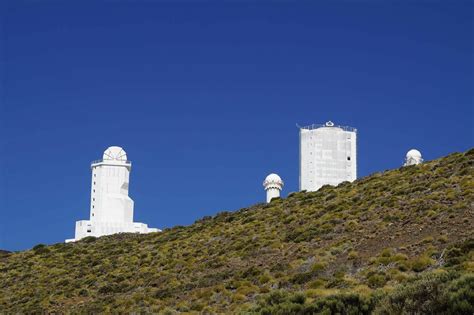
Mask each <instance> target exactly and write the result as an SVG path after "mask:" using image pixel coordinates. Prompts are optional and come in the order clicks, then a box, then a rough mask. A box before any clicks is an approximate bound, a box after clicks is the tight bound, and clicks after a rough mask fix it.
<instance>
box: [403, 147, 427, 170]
mask: <svg viewBox="0 0 474 315" xmlns="http://www.w3.org/2000/svg"><path fill="white" fill-rule="evenodd" d="M422 162H423V158H422V157H421V152H420V151H418V150H416V149H411V150H410V151H408V152H407V155H406V158H405V164H404V166H409V165H418V164H420V163H422Z"/></svg>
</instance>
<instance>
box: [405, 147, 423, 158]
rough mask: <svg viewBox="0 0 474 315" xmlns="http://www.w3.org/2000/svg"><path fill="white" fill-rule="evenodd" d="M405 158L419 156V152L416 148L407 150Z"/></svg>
mask: <svg viewBox="0 0 474 315" xmlns="http://www.w3.org/2000/svg"><path fill="white" fill-rule="evenodd" d="M407 158H421V152H420V151H418V150H416V149H411V150H410V151H408V152H407Z"/></svg>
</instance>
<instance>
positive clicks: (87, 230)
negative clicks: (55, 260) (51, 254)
mask: <svg viewBox="0 0 474 315" xmlns="http://www.w3.org/2000/svg"><path fill="white" fill-rule="evenodd" d="M131 168H132V163H131V162H130V161H128V160H127V154H126V153H125V151H124V150H123V149H122V148H121V147H115V146H113V147H109V148H108V149H107V150H105V152H104V155H103V157H102V160H98V161H94V162H92V164H91V169H92V183H91V206H90V220H82V221H77V222H76V234H75V238H74V239H69V240H66V242H73V241H78V240H80V239H81V238H84V237H86V236H96V237H99V236H103V235H110V234H115V233H121V232H128V233H150V232H159V231H160V230H158V229H154V228H148V225H146V224H144V223H137V222H133V200H132V199H131V198H130V197H129V196H128V186H129V178H130V170H131Z"/></svg>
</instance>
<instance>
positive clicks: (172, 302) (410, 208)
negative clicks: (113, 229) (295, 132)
mask: <svg viewBox="0 0 474 315" xmlns="http://www.w3.org/2000/svg"><path fill="white" fill-rule="evenodd" d="M473 162H474V149H471V150H470V151H468V152H466V153H455V154H451V155H449V156H447V157H444V158H441V159H438V160H434V161H430V162H426V163H424V164H421V165H418V166H410V167H406V168H400V169H396V170H390V171H386V172H383V173H376V174H373V175H371V176H369V177H366V178H362V179H359V180H357V181H356V182H354V183H343V184H341V185H339V186H338V187H330V186H325V187H323V188H322V189H321V190H319V191H318V192H312V193H307V192H298V193H293V194H291V195H290V196H288V197H287V198H285V199H276V200H273V201H272V202H271V203H270V204H268V205H267V204H258V205H255V206H253V207H250V208H246V209H242V210H239V211H236V212H223V213H219V214H217V215H216V216H214V217H204V218H203V219H201V220H199V221H197V222H195V223H194V224H192V225H190V226H187V227H182V226H178V227H174V228H171V229H167V230H165V231H164V232H163V233H152V234H148V235H133V234H120V235H113V236H106V237H101V238H98V239H95V238H87V239H84V240H82V241H80V242H77V243H70V244H55V245H52V246H44V245H37V246H35V247H34V248H33V249H32V250H28V251H23V252H17V253H10V254H6V255H3V256H2V255H0V310H2V311H3V312H5V313H17V312H22V313H33V312H35V313H36V312H48V313H50V312H59V313H64V312H66V311H68V312H81V313H82V312H92V313H97V312H103V311H115V312H131V311H134V312H146V313H148V312H155V313H157V312H163V313H165V314H175V313H178V312H183V313H186V312H187V313H204V314H213V313H227V314H228V313H261V314H291V313H294V314H306V313H307V314H311V313H318V312H326V314H330V313H331V312H333V313H334V312H337V311H338V310H339V311H341V310H343V312H342V313H350V312H353V313H354V314H358V313H372V312H374V313H380V314H400V313H402V312H407V313H410V312H414V311H418V312H420V313H443V312H445V313H446V312H447V313H460V314H461V313H464V312H466V313H467V312H470V313H472V311H473V310H474V306H473V304H474V301H473V299H474V295H473V294H474V293H472V292H474V274H473V273H474V232H473V230H474V210H473V207H472V206H473V201H474V180H473V179H474V178H473V175H474V172H473V164H474V163H473ZM0 313H1V311H0Z"/></svg>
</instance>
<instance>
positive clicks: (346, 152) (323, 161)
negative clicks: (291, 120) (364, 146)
mask: <svg viewBox="0 0 474 315" xmlns="http://www.w3.org/2000/svg"><path fill="white" fill-rule="evenodd" d="M299 128H300V190H306V191H316V190H318V189H319V188H321V187H322V186H324V185H333V186H335V185H338V184H340V183H342V182H344V181H353V180H355V179H356V178H357V129H355V128H352V127H345V126H335V125H334V123H333V122H331V121H328V122H327V123H325V124H324V125H316V124H313V125H311V126H307V127H299Z"/></svg>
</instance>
